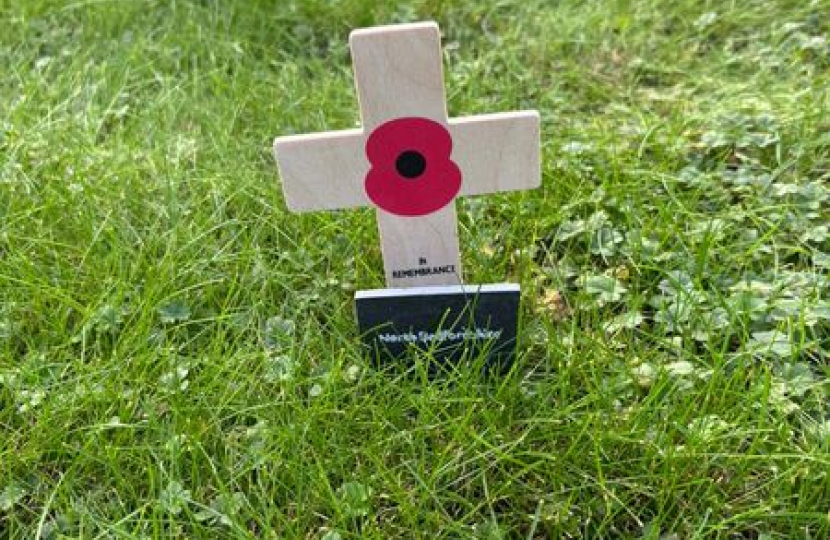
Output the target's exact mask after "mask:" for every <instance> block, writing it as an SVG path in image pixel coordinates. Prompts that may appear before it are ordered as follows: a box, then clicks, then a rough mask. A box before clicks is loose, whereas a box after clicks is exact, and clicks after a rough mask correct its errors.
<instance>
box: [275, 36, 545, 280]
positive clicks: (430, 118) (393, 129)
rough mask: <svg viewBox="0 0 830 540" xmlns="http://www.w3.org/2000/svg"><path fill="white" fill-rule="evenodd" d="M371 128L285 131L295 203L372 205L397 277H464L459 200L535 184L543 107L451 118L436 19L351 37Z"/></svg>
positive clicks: (283, 159)
mask: <svg viewBox="0 0 830 540" xmlns="http://www.w3.org/2000/svg"><path fill="white" fill-rule="evenodd" d="M349 44H350V47H351V53H352V59H353V63H354V72H355V83H356V86H357V93H358V99H359V103H360V115H361V120H362V123H361V125H362V128H360V129H349V130H344V131H333V132H325V133H314V134H306V135H291V136H285V137H278V138H277V139H276V140H275V141H274V152H275V155H276V158H277V163H278V167H279V170H280V176H281V178H282V182H283V190H284V192H285V198H286V203H287V205H288V207H289V209H291V210H293V211H296V212H305V211H314V210H333V209H340V208H353V207H359V206H374V207H375V208H376V209H377V221H378V228H379V231H380V238H381V245H382V252H383V260H384V273H385V276H386V284H387V286H388V287H390V288H407V287H416V286H422V285H458V284H461V283H462V278H461V276H462V274H461V262H460V257H459V247H458V233H457V219H456V211H455V203H454V200H455V198H456V196H459V195H478V194H483V193H492V192H498V191H512V190H519V189H530V188H534V187H537V186H538V185H539V183H540V168H539V115H538V113H537V112H536V111H520V112H509V113H498V114H488V115H479V116H468V117H461V118H450V119H448V118H447V109H446V102H445V98H444V81H443V72H442V65H441V64H442V62H441V43H440V34H439V30H438V25H437V24H435V23H432V22H428V23H415V24H402V25H393V26H382V27H376V28H369V29H363V30H355V31H354V32H352V34H351V36H350V38H349Z"/></svg>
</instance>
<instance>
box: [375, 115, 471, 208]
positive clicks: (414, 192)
mask: <svg viewBox="0 0 830 540" xmlns="http://www.w3.org/2000/svg"><path fill="white" fill-rule="evenodd" d="M451 152H452V137H450V132H449V131H447V128H445V127H444V126H443V125H441V124H439V123H438V122H435V121H434V120H429V119H428V118H397V119H395V120H390V121H389V122H386V123H383V124H381V125H380V126H378V127H377V128H375V130H374V131H373V132H372V133H371V134H370V135H369V138H368V139H367V140H366V157H368V158H369V162H370V163H371V164H372V168H371V169H369V172H368V174H367V175H366V194H367V195H368V196H369V199H370V200H371V201H372V202H373V203H375V204H376V205H377V206H378V207H380V208H382V209H384V210H386V211H387V212H390V213H392V214H396V215H399V216H410V217H411V216H424V215H426V214H431V213H433V212H435V211H436V210H440V209H441V208H443V207H444V206H446V205H447V204H449V203H451V202H452V200H453V199H454V198H455V196H456V194H457V193H458V190H460V189H461V170H460V169H459V168H458V165H456V164H455V162H453V161H452V160H451V159H450V153H451Z"/></svg>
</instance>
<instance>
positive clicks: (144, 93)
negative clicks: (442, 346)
mask: <svg viewBox="0 0 830 540" xmlns="http://www.w3.org/2000/svg"><path fill="white" fill-rule="evenodd" d="M388 4H391V3H380V2H378V3H373V2H370V1H368V0H345V1H343V2H328V1H323V0H309V1H302V2H301V1H288V0H285V1H281V2H275V3H273V4H271V3H268V2H264V1H250V2H236V3H231V2H215V1H210V0H204V1H196V0H193V1H184V0H179V1H171V2H162V1H160V0H159V1H152V0H148V1H138V0H134V1H125V2H114V1H107V0H101V1H79V2H58V1H50V0H31V1H26V2H18V1H14V0H0V23H2V28H3V31H2V32H1V33H0V65H2V66H3V77H2V79H0V150H2V152H0V220H2V221H0V537H2V538H54V539H57V538H157V537H172V538H325V539H327V540H334V539H337V538H341V539H346V538H394V537H424V538H486V539H495V538H568V537H570V538H580V537H593V538H649V539H666V540H668V539H674V538H677V539H680V538H730V539H731V538H752V539H756V538H757V539H762V538H763V539H772V538H826V537H827V536H828V535H830V514H828V511H830V487H828V486H830V478H828V471H830V405H828V390H829V388H828V386H829V385H828V373H829V372H830V368H828V351H830V287H828V281H829V280H830V278H828V268H830V231H829V230H828V225H829V224H830V219H828V218H830V214H829V213H828V207H830V193H829V192H828V179H830V158H829V157H828V156H830V138H828V133H830V123H828V118H830V114H828V113H830V111H828V108H829V106H830V95H829V93H828V87H830V84H829V83H830V76H828V68H830V60H829V59H828V58H830V51H828V28H829V27H828V20H827V17H826V13H827V12H828V11H829V10H830V5H828V3H827V1H826V0H798V1H795V0H792V1H788V0H778V1H774V2H769V1H760V0H746V1H743V2H726V3H724V2H693V1H691V0H677V1H673V2H661V1H658V0H648V1H643V2H636V3H635V2H627V1H623V0H619V1H612V2H587V3H585V2H574V1H569V0H565V1H562V2H555V3H554V2H545V1H542V0H529V1H528V0H521V1H520V0H499V1H495V0H480V1H477V2H475V3H473V2H451V1H439V0H423V1H419V2H410V3H406V4H402V5H400V6H390V5H388ZM421 19H435V20H437V21H438V22H439V23H440V24H441V27H442V29H443V31H444V45H445V47H446V51H445V68H446V78H447V89H448V90H447V92H448V102H449V108H450V111H451V113H452V114H453V115H462V114H474V113H486V112H496V111H503V110H511V109H516V108H525V107H533V108H537V109H538V110H539V111H540V112H541V114H542V118H543V157H544V163H543V172H544V182H543V187H542V188H541V189H539V190H536V191H534V192H528V193H521V194H509V195H497V196H492V197H486V198H477V199H468V200H464V201H461V202H460V203H459V213H460V216H461V225H460V228H461V231H460V232H461V238H462V245H463V251H464V253H463V260H464V261H465V267H466V273H467V274H466V279H467V281H468V282H472V283H476V282H479V283H486V282H498V281H505V280H507V281H514V282H520V283H521V284H522V287H523V294H524V299H523V320H524V328H523V330H522V339H523V341H522V346H521V348H520V359H519V361H518V362H517V364H516V366H515V368H514V369H513V370H512V371H511V373H509V374H508V375H506V376H505V377H503V378H500V379H498V380H494V381H485V380H482V379H481V378H479V377H478V376H477V375H476V373H475V372H473V371H466V372H465V371H464V370H462V372H460V373H458V374H456V375H453V376H452V377H449V378H448V379H446V380H441V381H433V382H430V381H428V380H426V379H425V378H424V377H422V376H418V374H419V373H421V374H422V371H419V368H418V366H420V365H421V359H418V358H413V365H415V366H416V371H415V376H401V375H396V374H381V373H377V372H375V371H374V370H373V369H372V368H371V366H370V365H368V364H367V362H366V358H364V356H363V355H362V353H361V351H360V349H359V346H358V343H357V340H356V329H355V322H354V319H353V314H352V310H353V305H352V297H353V292H354V291H355V290H356V289H359V288H361V289H362V288H375V287H380V286H382V279H383V278H382V264H381V258H380V252H379V248H378V242H377V233H376V226H375V223H374V218H373V215H372V212H371V211H370V210H368V209H367V210H359V211H352V212H340V213H323V214H309V215H301V216H297V215H291V214H289V213H288V212H287V211H286V210H285V205H284V202H283V199H282V195H281V189H280V185H279V182H278V178H277V174H276V169H275V165H274V163H273V158H272V156H271V154H270V144H271V140H272V139H273V137H274V136H276V135H279V134H286V133H291V132H297V133H303V132H308V131H315V130H324V129H342V128H348V127H351V126H353V125H354V123H355V121H356V120H357V106H356V100H355V97H354V94H353V91H352V80H351V66H350V63H349V58H348V49H347V36H348V31H349V30H350V29H351V28H354V27H361V26H369V25H373V24H385V23H390V22H398V21H412V20H421Z"/></svg>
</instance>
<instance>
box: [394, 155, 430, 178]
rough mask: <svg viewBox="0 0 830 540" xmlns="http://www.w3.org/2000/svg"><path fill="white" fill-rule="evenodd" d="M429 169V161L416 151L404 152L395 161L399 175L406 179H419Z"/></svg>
mask: <svg viewBox="0 0 830 540" xmlns="http://www.w3.org/2000/svg"><path fill="white" fill-rule="evenodd" d="M426 168H427V160H425V159H424V156H422V155H421V154H420V153H419V152H416V151H415V150H407V151H405V152H402V153H401V155H399V156H398V159H397V160H395V169H397V171H398V174H400V175H401V176H403V177H404V178H410V179H414V178H418V177H419V176H421V175H422V174H424V171H425V170H426Z"/></svg>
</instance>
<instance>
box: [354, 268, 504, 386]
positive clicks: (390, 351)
mask: <svg viewBox="0 0 830 540" xmlns="http://www.w3.org/2000/svg"><path fill="white" fill-rule="evenodd" d="M355 305H356V309H357V321H358V326H359V327H360V333H361V336H362V339H363V341H364V343H365V344H366V345H367V346H368V347H369V349H370V350H371V351H372V353H373V354H374V355H375V358H376V359H377V361H378V365H379V366H380V367H385V366H388V365H389V363H390V362H397V363H400V361H401V360H402V359H405V358H408V357H411V356H410V353H411V352H412V351H413V350H414V349H417V350H420V351H423V352H427V353H428V356H429V357H430V358H432V359H434V360H435V361H436V364H437V366H431V367H435V368H450V369H451V368H452V367H453V366H455V365H456V364H457V363H458V362H459V361H461V360H463V359H465V358H467V359H475V358H480V357H481V356H482V355H485V356H486V360H485V368H486V369H487V370H488V371H492V370H497V371H504V370H506V369H507V368H509V366H510V365H511V363H512V362H513V359H514V357H515V350H516V330H517V325H518V314H519V286H518V285H515V284H509V283H507V284H495V285H454V286H434V287H415V288H410V289H375V290H368V291H358V292H357V294H356V295H355ZM404 367H405V366H404Z"/></svg>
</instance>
